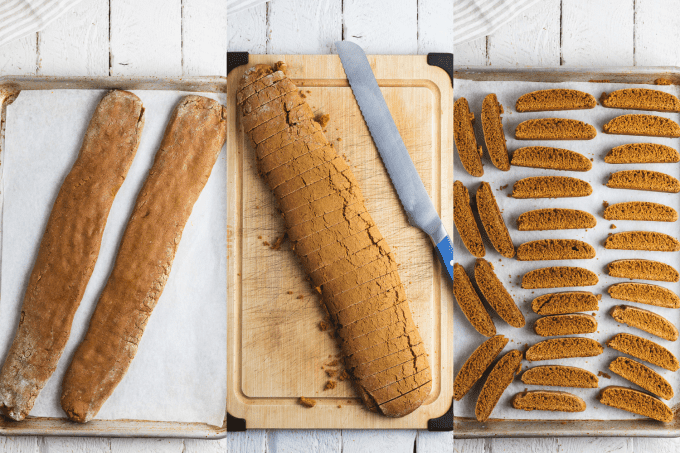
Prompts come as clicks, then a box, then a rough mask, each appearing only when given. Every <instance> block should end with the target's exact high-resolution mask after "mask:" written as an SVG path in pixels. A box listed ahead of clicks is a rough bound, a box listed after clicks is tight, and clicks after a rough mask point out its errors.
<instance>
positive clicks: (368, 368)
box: [350, 343, 427, 379]
mask: <svg viewBox="0 0 680 453" xmlns="http://www.w3.org/2000/svg"><path fill="white" fill-rule="evenodd" d="M426 354H427V352H426V351H425V346H424V345H423V344H422V343H420V344H417V345H415V346H413V347H409V348H406V349H403V350H401V351H397V352H395V353H394V354H389V355H386V356H384V357H381V358H379V359H376V360H373V361H371V362H368V363H362V364H360V365H358V366H356V367H353V368H352V369H351V370H350V371H351V373H352V375H353V376H354V377H356V378H357V379H362V378H366V377H369V376H373V375H375V374H376V373H379V372H381V371H384V370H386V369H388V367H389V366H391V365H392V364H394V363H396V364H398V365H401V364H403V363H406V362H408V361H413V360H415V359H416V358H418V357H420V356H424V355H426Z"/></svg>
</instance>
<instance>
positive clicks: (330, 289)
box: [315, 255, 397, 298]
mask: <svg viewBox="0 0 680 453" xmlns="http://www.w3.org/2000/svg"><path fill="white" fill-rule="evenodd" d="M396 271H397V262H396V261H395V260H394V256H393V255H392V256H390V255H383V256H380V257H378V259H376V260H375V261H372V262H370V263H369V264H367V265H365V266H364V267H361V268H358V269H355V270H353V271H352V272H349V273H347V274H345V275H343V276H341V277H338V278H334V279H331V280H329V281H328V282H326V283H324V284H323V285H319V286H321V291H322V294H324V295H326V296H327V297H330V298H332V297H334V296H337V295H340V294H343V293H346V292H347V291H351V290H352V289H354V288H356V287H359V286H361V285H363V284H365V283H368V282H370V281H372V280H375V279H377V278H380V277H381V276H383V275H388V274H390V273H392V272H396ZM315 283H316V282H315Z"/></svg>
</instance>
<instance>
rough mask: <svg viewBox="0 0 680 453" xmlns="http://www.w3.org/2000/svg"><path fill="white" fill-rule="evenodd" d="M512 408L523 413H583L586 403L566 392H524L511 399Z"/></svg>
mask: <svg viewBox="0 0 680 453" xmlns="http://www.w3.org/2000/svg"><path fill="white" fill-rule="evenodd" d="M512 407H514V408H515V409H521V410H525V411H552V412H583V411H584V410H586V402H585V401H583V400H582V399H581V398H579V397H578V396H576V395H572V394H571V393H567V392H557V391H554V390H532V391H527V390H525V391H524V392H522V393H518V394H517V395H515V396H514V397H513V398H512Z"/></svg>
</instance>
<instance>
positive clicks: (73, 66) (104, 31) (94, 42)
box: [38, 0, 109, 76]
mask: <svg viewBox="0 0 680 453" xmlns="http://www.w3.org/2000/svg"><path fill="white" fill-rule="evenodd" d="M38 36H39V40H40V41H39V45H38V48H39V50H40V59H39V62H38V74H41V75H42V74H44V75H64V76H65V75H81V76H86V75H87V76H105V75H109V2H108V0H90V1H87V2H81V3H78V4H77V5H76V6H74V7H73V8H72V9H70V10H68V11H67V12H66V13H65V14H64V15H63V16H61V17H60V18H59V19H57V20H55V21H54V22H52V23H51V24H50V25H49V26H48V27H47V28H46V29H45V30H43V31H41V32H40V33H38Z"/></svg>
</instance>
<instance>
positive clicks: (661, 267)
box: [607, 259, 680, 282]
mask: <svg viewBox="0 0 680 453" xmlns="http://www.w3.org/2000/svg"><path fill="white" fill-rule="evenodd" d="M607 272H608V273H609V276H610V277H618V278H631V279H637V280H655V281H658V282H677V281H678V280H679V278H680V275H679V274H678V271H677V270H675V269H674V268H673V267H672V266H670V265H668V264H666V263H661V262H659V261H652V260H643V259H631V260H617V261H612V262H611V263H609V264H608V265H607Z"/></svg>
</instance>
